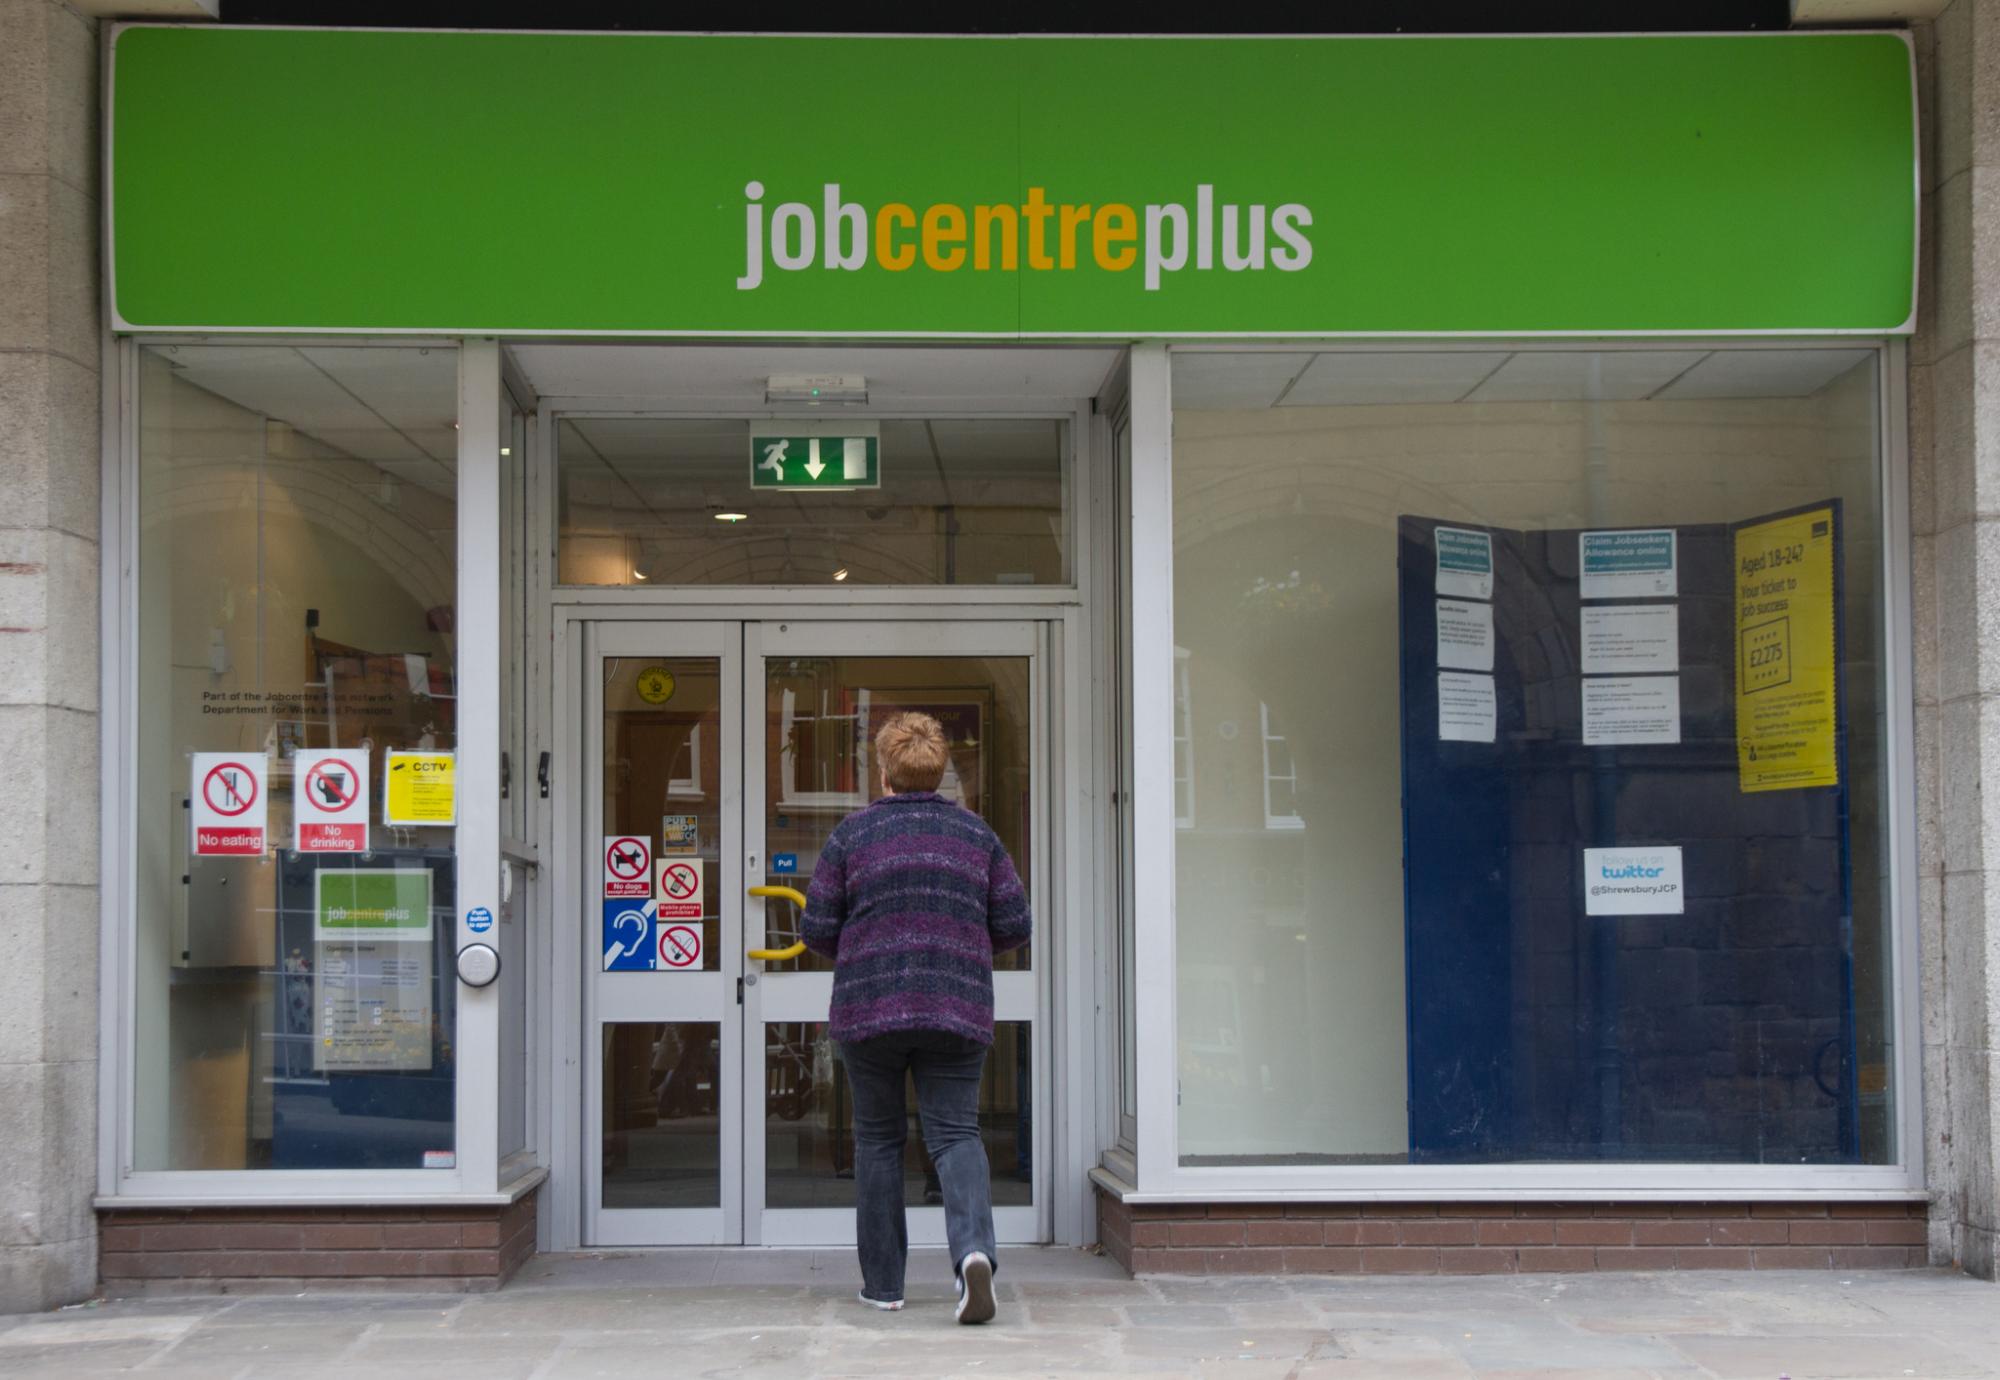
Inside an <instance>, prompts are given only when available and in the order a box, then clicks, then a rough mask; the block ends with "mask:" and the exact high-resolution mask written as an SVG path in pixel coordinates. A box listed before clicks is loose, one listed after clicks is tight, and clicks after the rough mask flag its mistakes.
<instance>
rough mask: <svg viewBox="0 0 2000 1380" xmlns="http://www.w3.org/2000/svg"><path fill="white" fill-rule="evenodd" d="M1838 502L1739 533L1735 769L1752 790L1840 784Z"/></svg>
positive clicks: (1738, 778) (1744, 785)
mask: <svg viewBox="0 0 2000 1380" xmlns="http://www.w3.org/2000/svg"><path fill="white" fill-rule="evenodd" d="M1838 531H1839V525H1838V523H1837V521H1836V519H1835V512H1834V509H1833V508H1832V507H1831V506H1828V507H1824V508H1813V509H1810V510H1808V511H1806V512H1802V513H1793V514H1789V515H1787V516H1785V517H1779V518H1772V519H1771V520H1770V521H1768V522H1757V523H1752V524H1750V525H1748V526H1745V527H1739V528H1738V529H1737V530H1736V553H1735V554H1736V767H1737V780H1738V784H1739V785H1740V786H1741V788H1742V789H1743V790H1744V791H1746V792H1748V791H1785V790H1797V789H1799V788H1801V787H1806V786H1837V785H1839V784H1840V745H1839V739H1838V725H1839V719H1838V714H1837V703H1836V699H1835V677H1836V676H1837V675H1838V673H1839V666H1838V664H1837V656H1838V650H1839V649H1838V647H1837V645H1836V640H1835V638H1834V618H1835V610H1834V596H1835V584H1834V571H1835V561H1836V560H1837V559H1838V556H1839V552H1838V551H1837V549H1836V548H1837V546H1838V540H1837V533H1838Z"/></svg>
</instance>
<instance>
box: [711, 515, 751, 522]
mask: <svg viewBox="0 0 2000 1380" xmlns="http://www.w3.org/2000/svg"><path fill="white" fill-rule="evenodd" d="M715 520H716V521H717V522H748V521H749V520H750V515H749V514H748V513H717V514H716V515H715Z"/></svg>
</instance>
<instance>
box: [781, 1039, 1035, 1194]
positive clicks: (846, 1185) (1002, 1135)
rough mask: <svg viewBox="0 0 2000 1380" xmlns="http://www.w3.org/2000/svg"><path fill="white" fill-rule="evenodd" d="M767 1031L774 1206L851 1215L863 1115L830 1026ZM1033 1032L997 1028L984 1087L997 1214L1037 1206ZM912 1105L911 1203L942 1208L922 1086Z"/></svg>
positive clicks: (906, 1174)
mask: <svg viewBox="0 0 2000 1380" xmlns="http://www.w3.org/2000/svg"><path fill="white" fill-rule="evenodd" d="M765 1030H766V1034H765V1044H764V1079H765V1119H764V1175H765V1205H766V1206H768V1207H774V1208H788V1207H790V1208H798V1207H850V1208H851V1207H853V1206H854V1109H853V1103H852V1101H851V1099H850V1098H849V1096H848V1091H847V1072H846V1069H845V1068H844V1067H843V1066H842V1064H841V1062H840V1056H839V1052H838V1049H837V1047H836V1046H835V1045H834V1043H833V1041H832V1040H829V1039H828V1038H827V1036H826V1027H825V1026H824V1025H823V1024H817V1023H815V1024H810V1025H801V1024H774V1025H770V1026H767V1027H766V1028H765ZM1028 1032H1029V1026H1028V1022H1026V1021H998V1022H996V1023H995V1025H994V1031H993V1049H992V1052H991V1053H990V1054H989V1055H988V1056H987V1059H986V1072H985V1075H984V1076H983V1077H982V1078H981V1080H980V1085H979V1122H980V1136H981V1139H982V1140H983V1141H984V1142H985V1145H986V1159H987V1163H988V1165H989V1167H990V1168H991V1170H992V1175H993V1203H994V1206H995V1207H1006V1206H1009V1205H1015V1204H1022V1205H1025V1204H1028V1203H1031V1202H1033V1201H1034V1193H1033V1184H1032V1178H1033V1175H1032V1169H1033V1154H1032V1149H1031V1147H1032V1145H1033V1131H1034V1128H1033V1126H1032V1125H1031V1124H1030V1118H1029V1108H1030V1106H1031V1098H1030V1095H1029V1085H1028V1075H1029V1070H1030V1069H1031V1068H1032V1067H1033V1063H1032V1060H1031V1058H1030V1053H1029V1048H1030V1047H1029V1033H1028ZM904 1100H905V1101H906V1103H907V1104H908V1106H909V1108H910V1130H909V1140H908V1141H907V1143H906V1144H905V1146H904V1151H903V1195H904V1202H905V1203H907V1204H908V1205H909V1206H911V1207H920V1206H924V1205H927V1204H928V1205H933V1206H935V1205H936V1204H938V1203H941V1202H943V1197H942V1196H941V1195H940V1193H939V1191H938V1187H937V1174H936V1172H935V1170H934V1169H933V1168H932V1166H931V1161H930V1155H929V1153H928V1152H927V1151H926V1150H925V1149H924V1144H923V1136H922V1134H921V1130H920V1127H919V1125H918V1117H917V1091H916V1087H915V1085H914V1083H910V1084H906V1085H905V1087H904Z"/></svg>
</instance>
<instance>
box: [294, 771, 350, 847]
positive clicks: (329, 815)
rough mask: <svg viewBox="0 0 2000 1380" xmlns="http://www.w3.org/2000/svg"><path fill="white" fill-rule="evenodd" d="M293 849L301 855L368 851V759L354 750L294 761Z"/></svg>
mask: <svg viewBox="0 0 2000 1380" xmlns="http://www.w3.org/2000/svg"><path fill="white" fill-rule="evenodd" d="M292 847H293V848H295V849H297V850H298V851H299V852H301V853H366V852H367V851H368V754H367V753H366V752H364V751H361V750H359V749H354V748H341V749H337V750H333V751H322V752H301V753H300V754H299V755H298V756H297V757H295V758H293V759H292Z"/></svg>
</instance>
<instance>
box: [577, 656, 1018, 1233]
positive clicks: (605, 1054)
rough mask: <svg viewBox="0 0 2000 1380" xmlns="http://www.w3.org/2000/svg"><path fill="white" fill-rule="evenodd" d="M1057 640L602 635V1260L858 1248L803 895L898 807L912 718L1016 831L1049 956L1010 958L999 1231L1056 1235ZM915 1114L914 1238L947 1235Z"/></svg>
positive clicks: (595, 1163) (595, 669) (597, 1039)
mask: <svg viewBox="0 0 2000 1380" xmlns="http://www.w3.org/2000/svg"><path fill="white" fill-rule="evenodd" d="M1042 635H1043V634H1042V629H1041V626H1040V625H1039V624H1036V623H1031V622H1003V621H992V622H954V623H937V622H898V623H861V622H830V621H829V622H799V621H767V622H761V623H737V622H673V623H661V622H604V623H596V624H592V625H590V627H589V629H588V631H587V633H586V644H585V647H586V656H585V663H584V664H585V679H586V682H587V685H586V696H585V714H586V720H585V752H586V760H587V762H588V764H589V768H590V773H589V775H590V779H589V780H588V781H587V782H586V785H585V817H584V820H583V823H584V839H585V842H586V847H587V849H588V850H589V851H590V852H591V854H592V856H591V857H590V858H588V859H586V860H585V868H584V881H585V888H586V893H585V896H584V898H583V899H584V912H583V913H584V935H583V939H584V948H585V960H584V966H585V981H584V988H585V993H584V1030H585V1032H586V1037H587V1038H586V1040H585V1062H586V1068H585V1070H584V1087H585V1102H586V1106H585V1108H584V1114H585V1117H586V1121H585V1125H586V1126H588V1127H590V1128H593V1132H592V1134H589V1135H586V1137H585V1144H586V1147H587V1150H588V1153H587V1154H586V1156H585V1185H584V1189H585V1195H586V1196H585V1202H584V1206H585V1212H584V1241H585V1242H586V1243H587V1244H591V1245H613V1246H617V1245H625V1246H639V1245H711V1244H733V1243H738V1242H746V1243H750V1244H763V1245H844V1244H849V1243H851V1242H852V1240H853V1235H854V1178H853V1168H852V1152H853V1144H852V1137H853V1119H852V1102H851V1099H850V1098H849V1096H848V1092H847V1082H846V1076H845V1072H844V1070H843V1068H842V1066H841V1063H840V1060H839V1057H838V1053H837V1051H836V1049H835V1047H834V1045H833V1043H832V1041H831V1040H829V1039H828V1037H827V1033H826V1032H827V1017H828V1012H829V1003H830V999H831V996H832V990H833V972H832V968H833V965H832V964H831V963H830V962H828V961H826V960H824V959H821V958H820V957H818V956H817V955H814V954H810V953H806V952H804V951H803V949H802V947H801V946H800V945H799V944H798V933H799V918H800V906H799V904H798V900H799V898H801V897H802V896H803V893H804V891H805V889H806V888H807V887H808V886H809V885H810V883H811V880H812V872H813V866H814V863H815V861H816V859H817V857H818V851H819V847H820V845H821V844H822V843H823V842H824V841H825V839H826V837H827V835H828V834H829V833H830V832H831V831H832V829H833V827H834V826H835V825H836V824H838V823H839V822H840V820H841V819H843V818H844V817H846V815H848V814H849V813H851V812H853V811H854V810H857V809H861V808H864V807H865V806H866V805H867V804H868V802H869V801H871V800H873V799H875V798H876V797H877V796H878V795H879V794H880V786H879V783H878V781H877V779H876V778H877V775H878V768H877V766H876V764H875V762H874V736H875V732H876V730H877V729H879V728H880V726H881V724H882V722H883V720H884V719H886V718H887V716H889V715H890V714H893V713H895V712H897V711H899V710H906V709H917V710H922V711H924V712H926V713H929V714H932V715H934V716H935V717H936V718H937V719H938V720H939V722H940V723H941V724H942V725H943V726H944V728H945V731H946V735H947V737H948V738H949V740H950V742H951V765H950V767H949V768H948V770H947V772H946V777H945V780H944V782H943V784H942V786H941V788H940V789H941V792H942V793H943V794H945V795H947V796H949V797H950V798H952V799H953V800H956V801H957V802H959V803H960V804H962V805H964V806H965V807H966V808H967V809H970V810H973V811H975V812H976V813H978V814H979V815H981V816H982V817H984V818H985V819H986V820H987V822H988V823H989V824H991V825H992V826H993V828H994V830H995V832H996V833H997V834H998V835H999V836H1000V839H1001V841H1002V842H1003V843H1004V844H1005V845H1006V846H1007V848H1008V851H1009V852H1010V853H1011V855H1012V856H1013V858H1014V862H1015V866H1016V867H1017V868H1018V870H1019V871H1020V873H1021V877H1022V880H1023V882H1024V883H1025V884H1026V885H1027V887H1028V890H1029V895H1030V898H1031V900H1032V902H1033V904H1034V908H1035V922H1036V936H1035V941H1034V942H1033V943H1032V944H1031V945H1029V946H1028V947H1027V948H1025V949H1021V950H1017V951H1015V952H1012V953H1008V954H1004V955H1001V956H1000V957H999V959H998V960H997V963H996V972H995V974H994V988H995V1017H996V1028H995V1039H994V1044H993V1052H992V1055H991V1057H990V1058H989V1059H988V1061H987V1067H986V1077H985V1085H984V1088H983V1090H982V1095H981V1120H982V1123H983V1127H984V1134H985V1140H986V1148H987V1155H988V1158H989V1160H990V1162H991V1165H992V1173H993V1201H994V1205H995V1218H996V1220H995V1226H996V1227H997V1229H998V1232H999V1235H1000V1239H1001V1240H1002V1241H1007V1242H1031V1241H1039V1240H1042V1239H1044V1238H1045V1237H1046V1235H1047V1230H1046V1226H1045V1225H1044V1223H1043V1220H1042V1219H1043V1216H1044V1215H1045V1214H1043V1213H1042V1212H1041V1211H1040V1204H1041V1202H1042V1195H1041V1192H1040V1189H1039V1187H1038V1181H1039V1172H1040V1167H1041V1166H1042V1165H1043V1164H1044V1163H1045V1162H1046V1156H1045V1154H1044V1153H1043V1150H1042V1147H1044V1146H1046V1145H1047V1143H1048V1140H1049V1137H1048V1133H1047V1127H1046V1122H1045V1118H1044V1117H1043V1116H1042V1115H1041V1106H1042V1105H1045V1103H1046V1098H1043V1097H1038V1093H1039V1092H1040V1090H1041V1089H1043V1088H1045V1087H1046V1086H1047V1084H1048V1080H1047V1078H1046V1075H1045V1066H1046V1063H1047V1051H1046V1048H1045V1045H1046V1041H1045V1039H1043V1038H1042V1037H1043V1033H1044V1030H1045V1026H1044V1025H1043V1023H1042V1021H1041V1015H1040V1013H1041V998H1040V990H1041V983H1040V981H1039V974H1038V972H1037V970H1036V966H1035V965H1036V964H1037V962H1039V961H1041V959H1042V956H1043V955H1045V954H1047V953H1050V952H1052V951H1053V949H1052V946H1050V945H1048V944H1046V943H1045V942H1044V937H1045V935H1046V932H1047V931H1046V916H1047V907H1046V904H1045V898H1046V896H1047V895H1048V883H1047V880H1046V877H1045V875H1044V873H1045V867H1044V865H1043V862H1042V859H1043V858H1044V857H1045V855H1046V851H1047V850H1046V847H1045V846H1044V843H1043V840H1044V839H1045V838H1046V831H1047V819H1048V809H1047V776H1048V773H1047V772H1046V770H1044V769H1043V768H1042V764H1043V763H1044V762H1046V761H1047V760H1048V754H1047V750H1046V742H1047V729H1046V726H1045V723H1044V717H1045V716H1044V714H1043V712H1042V708H1041V707H1042V706H1043V705H1044V704H1046V703H1047V694H1046V687H1045V685H1044V680H1043V677H1044V663H1043V659H1042V656H1041V652H1040V646H1041V638H1042ZM911 1106H912V1112H913V1115H912V1117H911V1123H910V1134H909V1140H908V1144H907V1151H906V1160H905V1163H906V1189H905V1192H906V1201H907V1203H908V1205H909V1207H910V1210H911V1217H910V1237H911V1240H912V1241H913V1242H916V1243H941V1242H942V1241H943V1240H944V1216H943V1209H942V1207H941V1206H939V1205H938V1203H939V1199H938V1197H937V1193H936V1177H935V1175H934V1173H933V1172H932V1170H931V1166H930V1161H929V1158H928V1156H927V1155H926V1154H925V1152H924V1149H923V1142H922V1137H921V1134H920V1132H919V1130H918V1127H917V1123H916V1118H915V1116H914V1106H915V1100H914V1096H912V1098H911Z"/></svg>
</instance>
